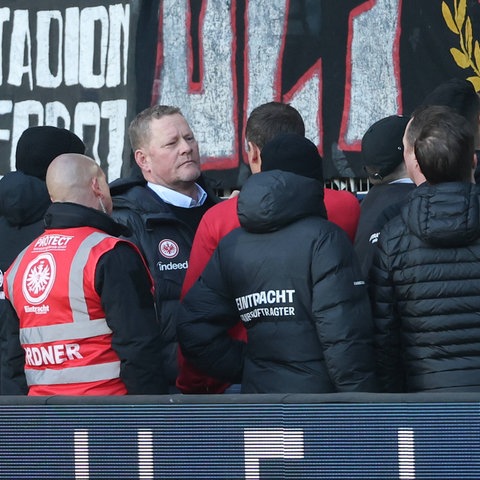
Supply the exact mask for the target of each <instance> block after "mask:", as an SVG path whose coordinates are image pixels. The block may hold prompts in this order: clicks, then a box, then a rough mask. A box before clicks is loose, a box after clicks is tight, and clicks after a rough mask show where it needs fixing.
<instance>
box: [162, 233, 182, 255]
mask: <svg viewBox="0 0 480 480" xmlns="http://www.w3.org/2000/svg"><path fill="white" fill-rule="evenodd" d="M158 250H159V252H160V253H161V254H162V255H163V256H164V257H165V258H175V257H176V256H177V255H178V252H179V251H180V249H179V248H178V245H177V244H176V243H175V242H174V241H173V240H169V239H168V238H166V239H164V240H162V241H161V242H160V243H159V244H158Z"/></svg>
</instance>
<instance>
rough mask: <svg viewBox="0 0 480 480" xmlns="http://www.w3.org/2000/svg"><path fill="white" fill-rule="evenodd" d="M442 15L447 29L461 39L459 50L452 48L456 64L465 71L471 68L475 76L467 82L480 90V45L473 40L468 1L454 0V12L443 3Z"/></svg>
mask: <svg viewBox="0 0 480 480" xmlns="http://www.w3.org/2000/svg"><path fill="white" fill-rule="evenodd" d="M442 14H443V18H444V19H445V23H446V24H447V27H448V28H449V29H450V30H451V31H452V32H453V33H455V34H456V35H458V37H459V48H451V49H450V53H451V54H452V57H453V59H454V60H455V63H456V64H457V65H458V66H459V67H460V68H463V69H467V68H471V69H472V70H473V72H474V73H475V75H473V76H471V77H468V78H467V80H469V81H470V82H472V83H473V86H474V87H475V90H476V91H477V92H478V91H479V90H480V44H479V42H478V40H475V41H474V39H473V29H472V20H471V19H470V17H469V16H468V15H467V0H453V12H452V10H450V8H449V6H448V5H447V3H446V2H442Z"/></svg>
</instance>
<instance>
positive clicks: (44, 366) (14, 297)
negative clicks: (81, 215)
mask: <svg viewBox="0 0 480 480" xmlns="http://www.w3.org/2000/svg"><path fill="white" fill-rule="evenodd" d="M120 241H124V240H120V239H118V238H116V237H113V236H111V235H108V234H106V233H104V232H102V231H101V230H97V229H94V228H91V227H78V228H69V229H55V230H53V229H52V230H47V231H46V232H45V233H44V234H43V235H41V236H40V237H38V238H37V239H36V240H34V241H33V242H32V243H31V244H30V245H29V246H28V247H27V248H26V249H25V250H23V252H21V253H20V255H19V256H18V257H17V258H16V259H15V261H14V263H13V264H12V265H11V267H10V268H9V269H8V270H7V272H6V274H5V294H6V297H7V298H8V299H9V300H10V301H11V303H12V304H13V306H14V308H15V310H16V312H17V315H18V317H19V321H20V343H21V345H22V347H23V348H24V350H25V374H26V379H27V383H28V385H29V395H125V394H126V393H127V390H126V388H125V385H124V383H123V382H122V381H121V379H120V360H119V358H118V356H117V354H116V353H115V351H114V350H113V349H112V344H111V339H112V331H111V330H110V328H109V326H108V325H107V322H106V319H105V312H104V311H103V309H102V305H101V299H100V297H99V295H98V294H97V292H96V291H95V286H94V283H95V268H96V266H97V263H98V260H99V259H100V257H101V256H102V255H103V254H104V253H105V252H107V251H109V250H111V249H112V248H114V246H115V245H116V244H117V243H118V242H120Z"/></svg>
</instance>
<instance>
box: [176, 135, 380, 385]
mask: <svg viewBox="0 0 480 480" xmlns="http://www.w3.org/2000/svg"><path fill="white" fill-rule="evenodd" d="M261 154H262V170H263V169H264V168H267V169H268V166H269V165H278V159H279V158H280V164H282V166H283V167H284V168H285V169H288V170H289V171H285V170H278V169H273V170H269V171H262V172H260V173H257V174H255V175H252V176H251V177H250V178H249V179H248V180H247V181H246V183H245V185H244V186H243V188H242V190H241V192H240V194H239V197H238V207H237V209H238V217H239V219H240V224H241V227H243V228H237V229H235V230H233V231H232V232H230V233H229V234H228V235H227V236H225V237H224V238H223V239H222V240H221V241H220V243H219V245H218V247H217V249H216V250H215V252H214V254H213V256H212V258H211V260H210V262H209V263H208V264H207V266H206V268H205V270H204V271H203V273H202V274H201V276H200V278H199V279H198V280H197V282H196V283H195V284H194V285H193V287H192V288H191V289H190V290H189V291H188V292H187V294H186V295H185V297H184V299H183V307H184V312H183V314H182V315H181V316H180V317H179V319H180V321H179V323H178V327H177V333H178V339H179V343H180V346H181V348H182V352H183V354H184V356H185V358H187V360H189V361H191V362H192V364H194V365H195V366H196V367H197V368H199V369H200V370H203V371H204V372H205V373H207V374H209V375H212V376H214V377H217V378H221V379H224V380H227V381H230V382H233V383H241V384H242V387H241V388H242V393H330V392H342V391H375V390H376V389H377V388H378V386H377V383H376V377H375V373H374V370H375V368H374V351H373V325H372V318H371V312H370V305H369V300H368V296H367V290H366V286H365V283H364V282H363V281H361V272H360V267H359V265H358V262H357V260H356V256H355V254H354V252H353V247H352V245H351V243H350V241H349V239H348V237H347V235H346V234H345V232H344V231H343V230H341V229H340V227H338V226H337V225H335V224H334V223H332V222H329V221H328V220H327V219H326V213H325V207H324V204H323V182H322V168H321V158H320V155H319V154H318V151H317V149H316V147H315V145H314V144H312V143H311V142H310V140H308V139H306V138H305V137H303V136H301V135H295V134H283V135H279V136H277V137H275V138H274V139H273V140H272V141H270V142H268V143H267V144H266V145H265V146H264V148H263V149H262V153H261ZM292 172H294V173H292ZM239 318H240V320H241V321H242V322H243V324H244V326H245V328H246V329H247V337H248V345H247V343H246V342H244V341H241V340H236V339H234V338H232V337H231V336H230V335H229V334H228V330H229V329H230V328H231V327H233V326H234V325H235V324H236V322H238V319H239Z"/></svg>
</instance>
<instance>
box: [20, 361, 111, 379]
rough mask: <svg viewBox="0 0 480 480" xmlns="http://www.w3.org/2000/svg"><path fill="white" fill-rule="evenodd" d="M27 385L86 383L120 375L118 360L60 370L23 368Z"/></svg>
mask: <svg viewBox="0 0 480 480" xmlns="http://www.w3.org/2000/svg"><path fill="white" fill-rule="evenodd" d="M25 376H26V378H27V383H28V385H54V384H55V385H62V384H69V383H87V382H97V381H101V380H108V379H112V378H119V377H120V362H111V363H102V364H100V365H95V366H91V365H90V366H86V367H71V368H63V369H61V370H53V369H51V368H47V369H46V370H34V369H31V368H27V369H26V370H25Z"/></svg>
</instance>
